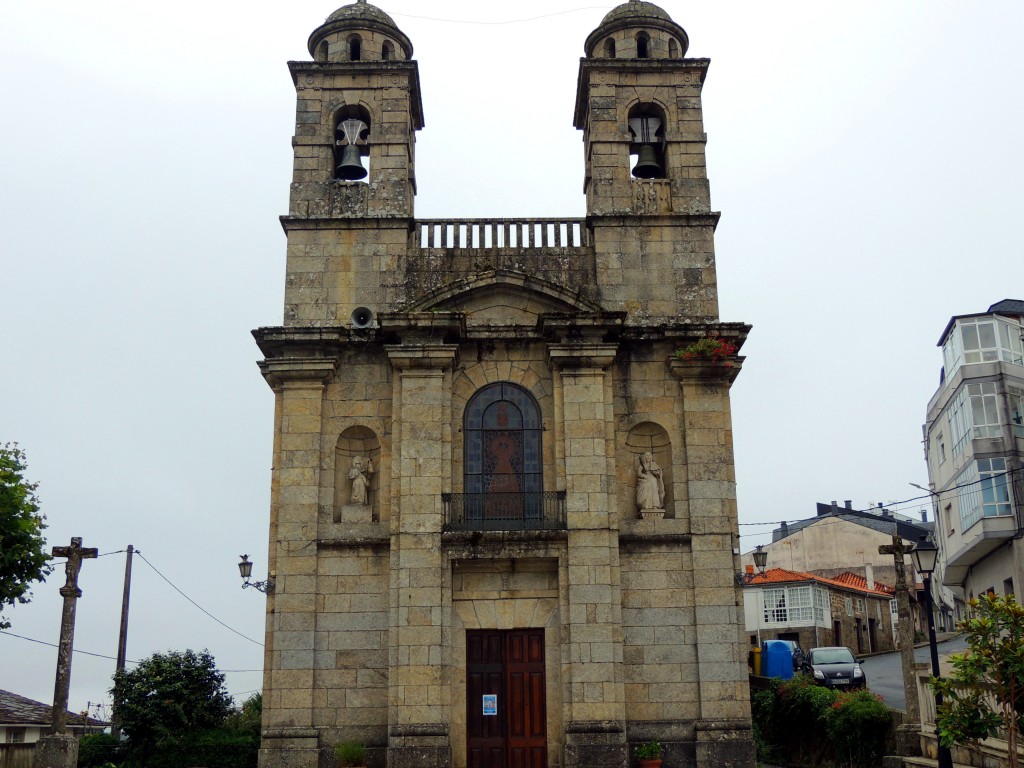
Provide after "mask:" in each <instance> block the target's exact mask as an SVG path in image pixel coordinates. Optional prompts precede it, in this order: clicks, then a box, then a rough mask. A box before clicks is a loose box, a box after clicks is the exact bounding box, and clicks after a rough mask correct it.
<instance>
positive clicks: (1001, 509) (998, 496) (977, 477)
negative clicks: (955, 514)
mask: <svg viewBox="0 0 1024 768" xmlns="http://www.w3.org/2000/svg"><path fill="white" fill-rule="evenodd" d="M955 485H957V486H959V490H958V491H957V501H958V502H959V507H960V526H961V530H967V529H968V528H970V527H971V526H972V525H974V524H975V523H976V522H978V521H979V520H980V519H981V518H982V517H998V516H999V515H1009V514H1010V487H1009V483H1008V482H1007V475H1006V459H978V460H977V461H975V462H972V463H971V464H968V465H967V466H966V467H964V469H963V471H962V472H961V473H960V474H959V475H957V478H956V482H955Z"/></svg>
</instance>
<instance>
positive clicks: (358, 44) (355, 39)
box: [348, 35, 363, 61]
mask: <svg viewBox="0 0 1024 768" xmlns="http://www.w3.org/2000/svg"><path fill="white" fill-rule="evenodd" d="M362 55H363V39H362V38H361V37H359V35H352V36H351V37H350V38H349V39H348V60H349V61H359V59H360V57H361V56H362Z"/></svg>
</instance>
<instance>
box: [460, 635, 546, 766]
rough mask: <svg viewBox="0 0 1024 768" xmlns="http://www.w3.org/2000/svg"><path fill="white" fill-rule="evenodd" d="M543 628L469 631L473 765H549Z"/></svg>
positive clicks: (469, 724) (469, 721) (470, 751)
mask: <svg viewBox="0 0 1024 768" xmlns="http://www.w3.org/2000/svg"><path fill="white" fill-rule="evenodd" d="M546 690H547V686H546V681H545V679H544V630H543V629H511V630H498V629H479V630H467V632H466V734H467V742H468V743H467V750H466V752H467V756H468V766H469V768H547V765H548V748H547V706H546Z"/></svg>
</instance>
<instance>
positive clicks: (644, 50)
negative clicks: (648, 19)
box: [636, 32, 651, 59]
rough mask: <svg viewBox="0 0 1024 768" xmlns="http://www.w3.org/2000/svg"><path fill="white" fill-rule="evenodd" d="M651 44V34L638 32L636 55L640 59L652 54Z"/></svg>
mask: <svg viewBox="0 0 1024 768" xmlns="http://www.w3.org/2000/svg"><path fill="white" fill-rule="evenodd" d="M650 45H651V36H650V35H648V34H647V33H646V32H637V34H636V57H637V58H638V59H646V58H648V57H649V56H650V50H649V49H650Z"/></svg>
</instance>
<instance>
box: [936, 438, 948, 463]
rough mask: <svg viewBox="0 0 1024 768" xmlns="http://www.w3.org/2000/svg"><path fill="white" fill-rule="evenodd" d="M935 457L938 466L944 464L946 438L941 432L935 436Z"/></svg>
mask: <svg viewBox="0 0 1024 768" xmlns="http://www.w3.org/2000/svg"><path fill="white" fill-rule="evenodd" d="M935 456H936V459H937V461H938V463H939V464H943V463H945V461H946V438H945V436H944V435H943V434H942V433H941V432H939V434H937V435H936V436H935Z"/></svg>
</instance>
